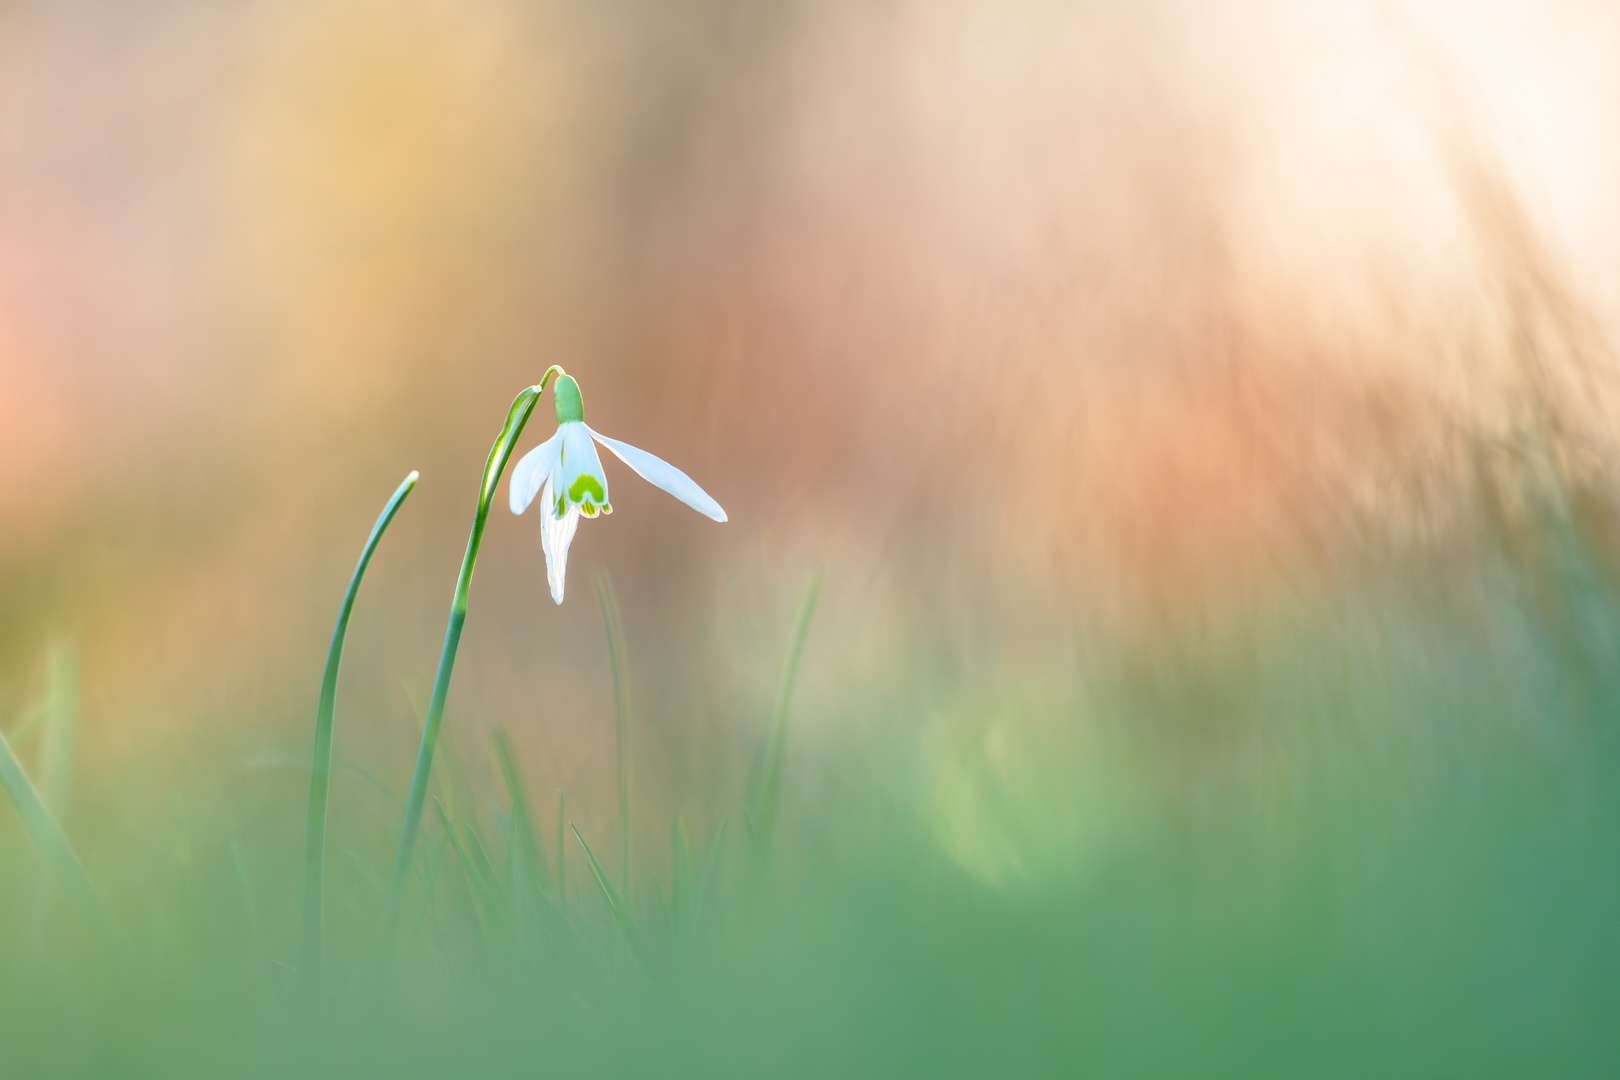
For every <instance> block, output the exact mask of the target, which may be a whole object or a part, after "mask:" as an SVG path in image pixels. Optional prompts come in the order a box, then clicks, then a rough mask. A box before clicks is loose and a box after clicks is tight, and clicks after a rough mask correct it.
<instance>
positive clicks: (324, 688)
mask: <svg viewBox="0 0 1620 1080" xmlns="http://www.w3.org/2000/svg"><path fill="white" fill-rule="evenodd" d="M417 475H418V474H417V473H416V472H414V471H413V472H412V473H411V474H410V475H409V476H407V477H406V478H405V481H404V483H402V484H400V485H399V487H398V489H396V490H395V492H394V497H393V498H391V499H389V500H388V505H387V506H384V507H383V511H382V514H380V515H379V516H378V518H377V523H376V524H375V525H373V526H372V527H371V536H370V537H368V538H367V540H366V546H365V547H364V548H363V549H361V551H360V561H359V563H357V564H356V565H355V568H354V574H353V576H351V577H350V578H349V591H348V592H346V593H344V594H343V607H342V608H340V609H339V611H338V617H337V625H336V626H334V627H333V628H332V644H331V646H330V647H329V648H328V649H327V650H326V674H325V676H324V677H323V678H322V679H321V698H320V703H319V704H317V705H316V707H315V749H314V754H313V759H312V760H311V762H310V766H309V809H308V811H307V812H306V813H305V815H304V934H303V944H302V948H303V955H302V957H301V958H300V963H299V969H300V971H302V973H303V976H304V982H305V985H306V986H309V987H310V988H312V989H319V987H320V983H321V933H322V931H321V922H322V919H321V886H322V878H323V876H324V874H325V865H326V803H327V793H328V791H329V790H330V788H331V786H332V709H333V706H334V705H335V703H336V701H337V682H338V664H339V662H340V661H341V660H342V659H343V638H344V635H345V634H347V633H348V630H349V614H350V612H352V611H353V610H354V598H355V596H356V594H358V593H359V592H360V579H361V578H362V577H364V576H365V573H366V566H367V565H368V564H369V563H370V562H371V555H372V552H374V551H376V550H377V543H378V542H379V541H380V540H382V534H383V532H384V531H386V530H387V528H388V526H389V523H390V522H392V521H393V520H394V515H395V514H397V513H398V512H399V508H400V506H401V505H403V504H404V502H405V496H407V495H409V494H410V493H411V489H412V488H414V487H415V486H416V480H417Z"/></svg>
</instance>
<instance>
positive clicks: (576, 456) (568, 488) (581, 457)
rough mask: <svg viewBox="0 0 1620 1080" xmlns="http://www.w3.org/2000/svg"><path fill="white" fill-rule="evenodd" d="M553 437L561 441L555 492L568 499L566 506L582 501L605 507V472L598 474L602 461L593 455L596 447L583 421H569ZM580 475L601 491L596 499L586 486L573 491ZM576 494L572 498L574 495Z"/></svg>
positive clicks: (606, 492)
mask: <svg viewBox="0 0 1620 1080" xmlns="http://www.w3.org/2000/svg"><path fill="white" fill-rule="evenodd" d="M557 435H558V436H559V437H560V438H561V439H562V451H561V454H560V455H559V458H558V464H557V490H558V491H559V492H561V493H563V494H564V495H566V496H567V497H568V501H569V502H570V503H573V502H584V501H585V500H586V498H590V500H591V501H592V502H593V503H594V504H596V505H607V503H608V486H607V473H605V472H603V471H602V459H601V458H600V457H598V456H597V453H596V446H595V444H593V443H592V442H591V435H592V432H591V429H590V428H588V427H586V426H585V424H584V422H583V421H579V420H571V421H569V422H568V423H566V424H563V425H562V426H561V427H559V428H558V429H557ZM581 476H589V477H590V478H591V479H592V480H594V481H596V485H597V486H599V487H600V488H601V492H600V495H601V497H600V498H599V499H598V498H596V497H595V494H594V493H592V492H591V491H590V485H586V486H585V487H584V488H583V489H581V490H580V491H578V492H576V491H575V490H574V483H575V481H577V480H578V479H579V478H580V477H581ZM576 494H577V495H579V498H578V499H576V498H575V495H576Z"/></svg>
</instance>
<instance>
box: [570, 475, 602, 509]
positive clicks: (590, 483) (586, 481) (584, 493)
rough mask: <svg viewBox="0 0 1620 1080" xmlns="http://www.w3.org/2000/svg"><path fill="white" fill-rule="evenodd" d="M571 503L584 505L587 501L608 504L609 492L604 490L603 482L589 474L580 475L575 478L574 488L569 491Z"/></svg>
mask: <svg viewBox="0 0 1620 1080" xmlns="http://www.w3.org/2000/svg"><path fill="white" fill-rule="evenodd" d="M568 499H569V501H570V502H577V503H583V502H586V501H588V500H589V501H594V502H606V501H607V492H606V491H604V490H602V482H601V481H600V480H598V479H597V478H596V477H594V476H592V475H590V474H589V473H580V474H579V476H577V477H575V478H574V483H573V486H572V487H570V488H569V489H568Z"/></svg>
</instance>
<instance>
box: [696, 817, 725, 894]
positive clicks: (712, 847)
mask: <svg viewBox="0 0 1620 1080" xmlns="http://www.w3.org/2000/svg"><path fill="white" fill-rule="evenodd" d="M725 846H726V823H725V822H724V821H722V822H721V823H720V827H719V828H718V829H716V830H714V836H713V837H712V838H710V840H709V851H708V854H706V855H705V856H704V857H703V877H702V878H700V879H699V880H698V883H697V893H696V895H695V896H694V897H693V904H692V908H693V910H694V911H696V910H698V909H699V908H701V907H703V906H705V905H707V903H708V901H709V897H710V896H712V895H713V894H714V882H715V879H716V878H718V877H719V876H720V853H721V852H722V851H724V850H725Z"/></svg>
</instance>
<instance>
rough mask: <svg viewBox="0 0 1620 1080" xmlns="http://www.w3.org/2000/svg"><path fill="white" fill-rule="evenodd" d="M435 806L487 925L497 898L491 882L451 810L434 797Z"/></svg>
mask: <svg viewBox="0 0 1620 1080" xmlns="http://www.w3.org/2000/svg"><path fill="white" fill-rule="evenodd" d="M433 808H434V809H435V810H437V811H438V812H439V824H441V825H442V826H444V834H445V835H446V836H448V837H449V838H450V850H451V851H453V852H455V855H456V862H458V863H460V864H461V872H462V873H463V874H465V875H466V876H467V884H468V886H469V887H471V889H472V890H473V894H474V895H475V896H476V897H477V898H478V914H479V915H480V916H481V917H482V920H483V923H484V926H485V927H487V926H488V924H489V923H490V922H491V921H492V920H493V917H494V908H495V904H496V898H495V897H494V896H493V895H492V894H491V893H490V889H489V883H488V882H486V881H485V880H484V878H483V875H482V874H480V873H479V872H478V867H477V866H476V865H475V864H474V862H473V858H472V855H471V854H470V853H468V851H467V848H466V847H465V846H464V845H463V844H462V842H461V837H460V835H459V834H458V832H457V830H456V826H455V822H454V821H452V820H451V818H450V813H449V811H447V810H446V809H445V808H444V803H442V802H440V801H439V800H438V799H434V800H433Z"/></svg>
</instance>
